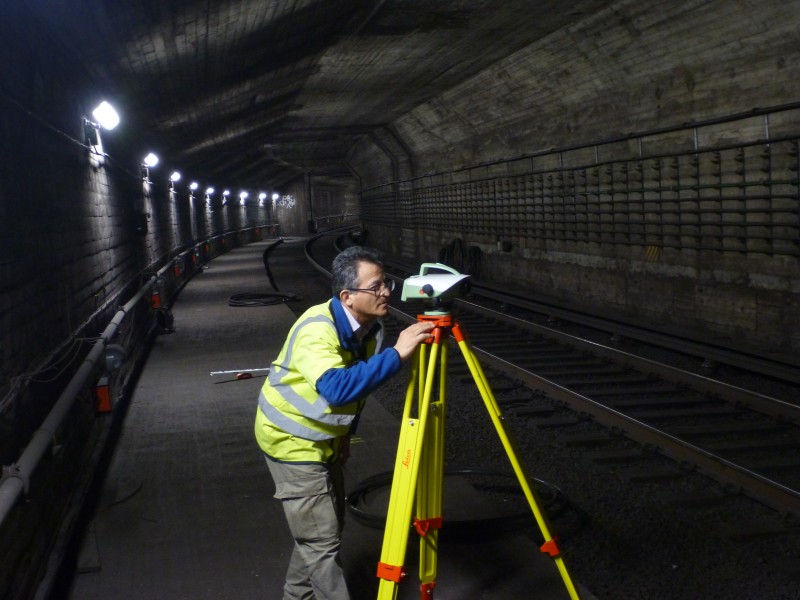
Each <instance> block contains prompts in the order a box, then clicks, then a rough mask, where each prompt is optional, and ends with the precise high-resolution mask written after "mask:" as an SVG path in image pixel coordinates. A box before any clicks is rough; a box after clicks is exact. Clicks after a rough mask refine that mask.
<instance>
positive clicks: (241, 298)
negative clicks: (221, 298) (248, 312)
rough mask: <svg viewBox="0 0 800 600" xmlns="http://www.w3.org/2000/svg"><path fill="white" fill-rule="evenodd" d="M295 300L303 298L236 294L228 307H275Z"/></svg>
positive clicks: (289, 295) (284, 295) (281, 295)
mask: <svg viewBox="0 0 800 600" xmlns="http://www.w3.org/2000/svg"><path fill="white" fill-rule="evenodd" d="M294 300H302V298H300V297H299V296H297V295H295V294H234V295H233V296H231V297H230V298H228V306H273V305H275V304H282V303H284V302H291V301H294Z"/></svg>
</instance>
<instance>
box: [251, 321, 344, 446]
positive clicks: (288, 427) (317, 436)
mask: <svg viewBox="0 0 800 600" xmlns="http://www.w3.org/2000/svg"><path fill="white" fill-rule="evenodd" d="M310 323H329V324H330V325H331V327H334V329H335V327H336V326H335V325H334V323H333V321H332V320H331V318H330V317H327V316H325V315H316V316H314V317H309V318H308V319H306V320H305V321H303V322H302V323H300V324H299V325H298V326H297V327H295V329H294V331H293V332H292V335H291V337H290V338H289V341H288V343H287V344H286V348H287V351H286V356H284V358H283V361H282V364H279V365H278V364H273V368H271V369H270V372H269V377H268V380H269V384H270V387H272V389H273V390H274V391H276V392H277V393H278V394H279V395H280V396H281V398H283V399H284V400H285V401H286V402H287V403H288V404H290V405H291V406H292V407H293V408H294V409H295V410H296V411H297V412H298V413H300V414H301V415H302V416H303V417H306V418H308V419H311V420H313V421H316V422H318V423H320V424H321V425H323V426H327V427H343V428H349V427H350V425H351V424H352V422H353V420H354V419H355V414H347V413H344V414H337V413H331V412H327V411H328V409H329V406H330V405H329V404H328V401H327V400H326V399H325V396H323V395H322V394H319V395H318V396H317V398H316V399H315V400H314V402H309V401H308V400H307V399H306V398H304V397H303V396H301V395H300V394H298V393H297V392H296V391H295V390H294V388H292V386H291V385H289V384H286V383H282V382H281V376H282V373H283V374H285V373H287V372H288V371H289V366H288V365H291V363H292V353H293V352H294V344H295V340H296V338H297V335H298V333H299V332H300V330H301V329H302V328H303V327H305V326H306V325H308V324H310ZM259 406H260V407H261V410H262V412H263V413H264V414H265V415H266V416H267V418H268V419H269V420H270V421H272V422H273V423H275V425H277V426H278V427H280V428H281V429H283V430H284V431H286V432H287V433H291V434H292V435H297V436H299V437H302V438H306V439H310V440H326V439H332V438H333V437H336V436H335V435H333V434H330V433H323V432H320V431H317V430H315V429H312V428H310V427H307V426H305V425H301V424H300V423H297V422H296V421H294V420H292V419H290V418H288V417H286V416H285V415H284V414H283V413H281V412H280V411H279V410H278V409H277V408H275V407H274V406H272V404H271V403H270V402H269V401H268V400H267V398H266V397H265V396H264V394H263V391H262V393H261V395H260V396H259ZM340 435H341V434H340Z"/></svg>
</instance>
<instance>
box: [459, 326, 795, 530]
mask: <svg viewBox="0 0 800 600" xmlns="http://www.w3.org/2000/svg"><path fill="white" fill-rule="evenodd" d="M467 333H469V331H467ZM473 350H474V351H475V353H476V354H479V355H480V356H481V357H482V358H483V359H484V361H485V362H486V364H487V365H489V366H491V367H493V368H495V369H497V370H499V371H502V372H503V373H505V374H507V375H509V376H511V377H514V378H517V379H519V380H521V381H523V382H524V383H526V384H527V385H529V386H531V387H532V388H534V389H537V390H541V391H542V392H544V393H546V394H547V395H548V396H550V397H551V398H553V399H555V400H559V401H561V402H564V403H565V404H567V405H568V406H570V407H571V408H572V410H574V411H576V412H578V413H580V414H586V415H589V416H591V417H592V418H593V419H594V420H595V421H596V422H597V423H599V424H601V425H604V426H606V427H610V428H612V430H614V431H618V432H620V433H621V434H622V435H624V436H626V437H627V438H629V439H631V440H633V441H635V442H638V443H640V444H642V445H644V446H645V447H646V448H652V449H654V450H655V451H657V452H659V453H661V454H663V455H664V456H667V457H668V458H671V459H672V460H674V461H676V462H677V463H678V464H681V465H692V466H693V468H695V469H696V470H697V471H698V472H700V473H702V474H704V475H706V476H707V477H710V478H711V479H713V480H715V481H717V482H719V483H721V484H723V485H726V486H731V487H733V488H734V489H736V490H738V491H739V492H741V493H742V494H744V495H746V496H749V497H750V498H752V499H754V500H757V501H758V502H761V503H762V504H764V505H766V506H769V507H770V508H773V509H774V510H777V511H779V512H781V513H784V514H791V515H794V516H800V492H798V491H797V490H792V489H790V488H788V487H786V486H784V485H781V484H780V483H777V482H775V481H772V480H771V479H768V478H766V477H763V476H761V475H759V474H757V473H754V472H752V471H750V470H748V469H745V468H744V467H741V466H739V465H737V464H735V463H733V462H731V461H729V460H726V459H724V458H722V457H720V456H717V455H716V454H713V453H711V452H708V451H706V450H703V449H702V448H698V447H697V446H694V445H692V444H690V443H688V442H685V441H683V440H681V439H678V438H676V437H675V436H672V435H669V434H667V433H665V432H663V431H660V430H658V429H656V428H654V427H652V426H650V425H647V424H646V423H642V422H641V421H637V420H636V419H633V418H631V417H629V416H627V415H624V414H622V413H621V412H619V411H616V410H614V409H612V408H609V407H607V406H604V405H602V404H600V403H599V402H595V401H594V400H592V399H591V398H587V397H586V396H583V395H581V394H578V393H577V392H573V391H571V390H569V389H567V388H565V387H563V386H560V385H558V384H557V383H554V382H552V381H550V380H548V379H545V378H544V377H540V376H538V375H536V374H535V373H532V372H530V371H527V370H526V369H523V368H521V367H518V366H516V365H514V364H512V363H510V362H508V361H506V360H503V359H502V358H499V357H497V356H494V355H492V354H490V353H488V352H486V351H484V350H481V349H480V348H473Z"/></svg>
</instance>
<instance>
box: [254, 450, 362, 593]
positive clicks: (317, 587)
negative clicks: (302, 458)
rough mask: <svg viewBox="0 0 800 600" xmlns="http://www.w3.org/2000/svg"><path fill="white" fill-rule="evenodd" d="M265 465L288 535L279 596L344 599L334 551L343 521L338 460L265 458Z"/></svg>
mask: <svg viewBox="0 0 800 600" xmlns="http://www.w3.org/2000/svg"><path fill="white" fill-rule="evenodd" d="M267 465H268V466H269V471H270V473H271V474H272V479H273V481H274V482H275V497H276V498H277V499H279V500H280V501H281V504H282V505H283V512H284V513H285V515H286V520H287V522H288V523H289V530H290V531H291V533H292V537H293V538H294V550H293V552H292V557H291V559H290V561H289V569H288V571H287V572H286V584H285V585H284V588H283V600H350V593H349V592H348V591H347V583H346V582H345V578H344V572H343V571H342V564H341V558H340V556H339V549H340V545H341V533H342V526H343V523H344V478H343V474H342V468H341V465H340V464H338V463H337V464H335V465H324V464H319V463H313V464H296V463H295V464H292V463H281V462H276V461H274V460H270V459H267Z"/></svg>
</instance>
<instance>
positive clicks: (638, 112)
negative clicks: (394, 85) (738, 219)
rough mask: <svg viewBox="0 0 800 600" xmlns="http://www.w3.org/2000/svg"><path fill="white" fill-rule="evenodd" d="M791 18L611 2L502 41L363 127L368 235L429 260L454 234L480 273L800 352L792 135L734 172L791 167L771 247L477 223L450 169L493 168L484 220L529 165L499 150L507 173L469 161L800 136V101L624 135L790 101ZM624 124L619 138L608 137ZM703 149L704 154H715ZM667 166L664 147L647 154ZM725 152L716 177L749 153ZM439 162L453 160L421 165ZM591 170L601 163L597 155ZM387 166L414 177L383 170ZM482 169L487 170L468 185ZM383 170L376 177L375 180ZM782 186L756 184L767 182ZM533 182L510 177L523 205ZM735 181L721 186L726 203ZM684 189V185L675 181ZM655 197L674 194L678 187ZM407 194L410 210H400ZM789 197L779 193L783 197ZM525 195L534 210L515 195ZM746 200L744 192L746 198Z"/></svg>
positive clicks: (636, 315) (610, 160) (797, 71)
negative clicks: (393, 115)
mask: <svg viewBox="0 0 800 600" xmlns="http://www.w3.org/2000/svg"><path fill="white" fill-rule="evenodd" d="M798 17H800V5H798V3H792V2H770V3H759V4H757V5H756V4H754V3H749V2H727V1H716V2H700V1H697V2H681V3H672V4H664V3H663V2H657V1H641V0H638V1H635V2H633V1H625V2H617V3H614V4H613V5H611V6H609V7H608V8H607V9H606V10H604V11H600V12H598V13H596V14H594V15H592V16H591V17H588V18H586V19H584V20H582V21H580V22H579V23H577V24H576V25H574V26H572V27H568V28H565V29H563V30H560V31H558V32H556V33H554V34H553V35H551V36H549V37H548V38H545V39H543V40H542V41H541V42H540V43H537V44H534V45H531V46H529V47H527V48H525V49H523V50H521V51H519V52H517V53H515V54H514V55H512V56H509V57H508V58H506V59H505V60H503V61H500V62H499V63H497V64H496V65H494V66H493V67H491V68H489V69H487V70H485V71H483V72H482V73H480V74H478V75H476V76H475V77H473V78H472V79H470V80H468V81H465V82H464V83H462V84H461V85H459V86H456V87H455V88H453V89H451V90H449V91H448V92H447V93H445V94H441V95H439V96H436V97H434V98H431V99H430V100H429V101H428V102H426V103H425V104H423V105H421V106H418V107H417V108H416V109H414V110H413V111H411V112H410V113H408V114H406V115H403V116H402V117H400V118H399V119H397V120H396V121H394V122H393V123H391V124H388V125H387V126H386V127H385V128H383V129H382V130H379V131H376V132H375V133H374V134H373V135H372V136H369V137H364V138H363V139H362V141H361V144H360V145H359V146H358V147H356V148H354V149H353V151H352V152H351V154H350V156H349V161H350V163H351V164H352V165H353V166H354V168H355V169H356V170H357V171H358V174H359V175H360V176H361V178H362V179H363V187H364V189H365V190H368V191H367V192H366V193H365V194H364V197H363V198H362V202H363V205H362V208H361V212H362V215H366V221H365V227H366V228H367V229H369V230H370V231H371V235H370V240H371V241H373V242H375V243H376V244H377V245H379V246H381V247H383V249H384V250H387V251H389V252H391V253H394V254H399V255H402V256H404V257H406V258H407V259H409V260H419V261H422V260H431V259H435V258H436V256H437V254H438V252H439V251H440V249H441V248H442V247H444V246H446V245H447V244H449V243H450V242H452V241H453V240H454V239H456V238H458V239H461V240H462V241H463V243H464V244H465V245H467V246H470V245H472V246H476V247H478V248H480V249H481V251H482V260H481V274H482V275H481V277H482V278H483V279H485V280H487V281H491V282H493V283H497V284H501V285H502V284H506V285H507V286H508V287H511V288H513V289H517V290H519V291H522V292H523V293H524V292H525V291H526V290H527V291H529V292H531V293H535V294H538V295H542V294H543V295H547V296H552V297H554V298H556V299H558V300H559V301H562V302H566V303H568V304H571V305H574V306H576V307H577V308H585V309H588V310H590V311H594V312H598V313H602V314H608V315H609V316H614V317H618V318H623V319H629V320H636V321H638V322H641V323H647V324H650V325H651V326H653V327H655V328H658V329H664V330H670V331H677V332H679V333H685V334H687V335H689V336H692V337H702V338H703V339H705V340H708V341H718V342H719V343H722V344H733V345H736V346H739V345H741V344H745V349H746V348H748V347H749V349H751V350H758V351H762V352H766V353H776V354H786V355H791V354H794V353H796V352H797V351H798V350H799V349H800V316H799V314H800V311H798V310H797V307H798V306H799V305H800V303H799V302H798V300H799V299H800V298H799V296H800V266H799V264H798V254H797V249H798V243H799V242H800V240H798V239H797V232H798V229H797V219H796V214H797V213H796V211H797V184H796V182H797V166H796V157H797V140H796V139H790V141H788V142H787V143H786V147H785V148H783V149H779V148H778V145H777V144H773V145H772V147H771V148H765V147H764V146H753V147H752V148H747V149H745V150H744V151H743V152H742V155H743V160H744V158H746V159H747V160H746V162H747V163H748V165H749V166H748V167H746V169H747V171H748V172H746V173H744V174H742V175H741V177H740V179H742V180H745V179H746V180H748V181H753V180H756V179H758V178H764V177H769V176H772V177H773V178H780V179H781V180H786V181H788V180H793V181H794V182H795V183H794V185H793V186H791V190H790V193H789V195H790V196H792V198H791V199H789V200H787V202H788V204H787V205H785V207H786V209H787V210H788V212H787V213H786V214H785V215H784V216H783V217H782V218H784V219H786V220H787V222H791V223H793V224H794V225H793V227H792V228H791V230H790V232H789V236H790V237H791V238H793V241H789V242H788V243H787V245H786V246H785V247H784V249H783V250H782V251H778V252H774V251H773V250H774V248H773V249H769V248H767V249H765V250H763V251H755V250H757V248H754V247H747V248H745V249H744V251H742V249H736V250H729V249H727V248H720V249H719V250H711V249H705V250H703V249H701V250H689V249H685V248H680V247H678V248H674V247H673V248H670V247H663V248H662V247H658V245H657V244H649V243H648V244H645V243H641V244H635V243H623V244H620V243H614V244H612V243H602V242H601V243H577V242H574V243H570V242H567V241H563V240H553V239H536V238H535V236H532V235H530V234H529V235H518V234H517V233H515V232H517V231H518V230H519V228H518V227H516V225H513V226H512V225H509V224H505V225H504V224H503V223H502V222H498V223H496V224H495V225H496V226H495V227H494V228H493V229H492V233H493V234H496V235H489V234H486V233H480V232H476V231H475V230H474V227H472V226H471V225H472V224H470V223H466V224H464V223H463V220H462V221H459V219H458V218H456V217H455V216H453V215H452V214H448V211H450V213H455V212H458V211H463V210H464V206H465V204H464V203H463V202H461V203H459V197H458V194H459V193H462V194H463V193H464V186H465V185H466V184H462V185H461V187H459V186H458V185H454V183H455V184H458V183H459V182H463V181H464V180H472V181H474V180H477V181H483V182H487V181H488V182H489V183H491V184H492V188H491V189H490V190H489V191H487V192H485V194H484V198H483V200H482V201H481V200H480V199H476V200H474V201H473V202H472V204H471V205H470V206H471V207H472V208H471V209H470V211H474V212H471V215H472V217H473V218H474V219H481V218H488V217H485V216H484V217H481V216H480V214H481V209H482V208H483V209H486V208H487V207H491V206H495V207H497V206H499V205H501V203H502V202H503V201H504V200H505V202H506V203H508V202H509V200H508V196H506V197H505V199H504V193H508V188H509V186H511V187H513V186H515V185H517V184H519V186H520V187H521V186H522V185H523V184H524V182H523V181H522V179H521V177H517V178H509V177H507V175H508V173H509V172H511V173H513V172H514V169H515V168H516V163H514V162H513V161H509V162H508V163H505V164H500V165H499V169H498V173H499V174H497V175H496V176H494V175H492V174H491V171H492V167H487V168H485V169H484V168H477V167H476V166H478V165H482V164H485V163H488V162H491V161H498V160H501V159H506V158H514V157H520V156H522V155H530V154H536V153H543V152H545V151H546V150H547V149H548V148H564V147H570V146H575V145H581V144H590V145H591V144H593V143H598V145H597V146H595V147H591V146H590V147H589V148H586V149H582V150H574V151H571V152H563V153H559V154H558V155H551V156H547V155H546V154H545V155H544V156H541V157H539V158H537V159H535V160H534V163H535V164H534V165H533V166H532V168H530V169H529V171H528V172H529V173H536V172H539V173H542V172H544V173H545V174H546V176H547V175H549V176H551V177H559V176H561V175H562V174H564V173H565V172H566V174H567V175H569V176H570V177H573V176H576V175H575V173H578V175H577V176H580V174H581V172H582V173H585V172H586V169H582V170H576V171H570V170H569V167H570V166H578V165H583V166H585V165H589V170H590V171H591V166H592V163H596V162H601V163H603V164H605V165H610V166H609V167H608V170H609V177H613V176H615V175H616V176H619V175H620V174H619V172H618V171H627V170H628V168H631V167H632V168H639V169H641V168H642V166H644V168H645V169H648V168H650V164H649V163H647V162H645V161H641V160H640V157H641V156H642V148H644V150H643V152H644V156H647V155H658V154H662V155H663V154H668V153H673V152H674V153H678V152H687V151H690V150H691V149H692V147H693V144H697V143H699V145H700V146H703V145H705V146H707V147H712V146H719V145H726V144H734V143H739V142H741V143H745V142H754V141H758V140H764V139H765V138H766V137H767V136H769V137H770V138H773V139H777V138H780V137H782V136H788V137H789V138H792V136H797V135H798V134H799V133H800V112H798V111H797V110H793V111H775V112H772V113H771V114H768V115H766V116H758V117H752V118H743V119H739V120H736V121H734V122H731V123H721V124H715V125H713V126H707V127H703V128H700V129H692V128H688V129H686V130H683V131H678V132H671V133H662V134H653V135H650V136H647V137H645V138H643V139H629V140H626V139H624V138H625V136H627V135H628V134H630V133H635V132H647V131H651V130H659V129H662V128H670V127H675V126H679V125H681V124H685V123H696V122H700V121H703V120H710V119H720V118H724V117H726V116H729V115H736V114H742V113H747V112H748V111H751V110H753V109H755V108H756V107H768V106H780V105H785V104H789V103H793V102H797V101H798V96H797V88H796V85H795V84H794V82H795V81H797V79H798V76H799V75H800V44H798V41H799V40H798V33H797V28H796V23H797V22H798ZM613 138H623V139H622V141H620V142H618V143H614V144H600V143H599V142H601V141H603V140H609V139H613ZM596 153H597V154H599V155H600V159H599V160H598V157H597V155H596ZM759 153H761V154H762V155H763V154H764V153H769V157H768V159H767V160H768V162H770V163H771V165H770V166H769V167H767V168H772V169H773V170H775V169H776V168H777V167H776V164H777V163H780V162H783V163H786V164H785V168H782V170H780V171H775V172H773V173H771V174H770V175H765V174H764V172H763V171H765V170H766V168H761V169H759V168H758V166H757V165H756V163H758V161H759V160H760V158H759ZM745 154H746V155H747V156H744V155H745ZM689 158H690V159H691V156H689ZM699 158H700V161H701V163H702V161H704V160H705V155H702V156H700V157H699ZM734 159H737V157H734ZM680 160H681V161H683V160H684V157H681V158H680ZM721 160H722V162H723V163H725V161H726V160H729V157H726V156H725V155H724V153H723V155H722V159H721ZM737 160H738V159H737ZM677 161H678V159H676V164H675V168H676V170H677V169H679V168H683V169H684V172H685V171H687V168H686V167H687V165H684V164H680V165H678V164H677ZM729 162H730V161H729ZM792 162H794V163H795V164H792ZM753 165H756V166H753ZM666 166H668V165H665V163H664V162H663V161H662V162H661V163H659V164H658V165H655V167H654V168H658V169H660V168H662V167H664V168H666ZM469 167H476V168H475V169H474V171H476V172H478V173H479V174H478V176H477V177H474V178H473V177H472V174H471V173H470V172H469V170H466V171H455V172H454V170H457V169H469ZM710 168H711V167H710V166H706V165H704V164H700V165H699V166H698V167H697V168H696V171H697V172H696V174H695V176H696V177H695V178H696V179H698V180H699V181H700V182H701V183H702V182H703V181H704V180H707V179H708V176H710V172H706V171H708V170H709V169H710ZM714 168H715V169H718V170H720V169H721V170H722V171H723V173H722V175H720V176H719V177H718V179H722V180H724V179H725V177H726V174H725V169H726V168H727V169H730V175H731V176H732V177H735V175H734V171H735V170H737V169H739V168H740V167H739V166H737V165H736V164H732V165H731V166H726V165H725V164H723V166H722V167H714ZM504 169H505V170H504ZM565 169H566V171H565ZM704 169H705V171H704ZM611 171H614V172H613V173H611ZM436 173H445V175H442V176H440V177H438V178H437V177H431V178H430V179H429V180H426V179H424V178H423V177H422V176H423V175H426V174H436ZM592 175H594V176H596V177H598V178H600V179H602V177H603V176H604V174H603V172H602V170H601V169H600V168H599V167H598V168H596V169H595V170H594V172H593V173H591V172H590V173H589V176H592ZM577 176H576V177H577ZM626 176H627V175H626ZM413 178H417V179H413ZM392 181H394V182H398V181H399V182H403V183H399V184H395V185H394V186H389V185H386V183H387V182H392ZM431 182H433V183H431ZM679 183H681V182H680V181H679V180H678V179H676V181H675V184H676V185H678V184H679ZM436 184H438V185H436ZM448 185H449V187H448ZM476 185H480V184H474V185H473V186H472V187H473V188H474V187H475V186H476ZM487 185H488V184H487ZM373 186H382V187H380V189H379V190H378V191H377V192H375V193H374V195H373V196H371V195H370V194H371V192H370V191H369V190H370V188H372V187H373ZM426 186H428V187H427V188H426ZM419 188H425V189H424V190H423V191H426V192H428V191H430V189H434V190H435V192H436V193H437V194H438V197H437V200H436V201H433V200H432V199H431V194H433V192H431V193H430V194H428V195H427V196H424V195H423V194H422V191H420V189H419ZM779 188H780V186H772V187H771V188H770V189H769V190H767V188H766V187H765V188H763V189H756V190H755V192H754V193H756V194H757V193H762V194H769V193H772V191H775V192H779V191H781V190H780V189H779ZM751 189H752V188H751ZM467 191H469V190H467ZM512 191H513V190H512ZM552 191H553V190H552V189H551V190H550V193H552ZM542 193H543V194H545V195H546V194H547V191H546V190H545V191H544V192H542ZM525 194H527V196H526V195H525ZM525 194H523V193H522V192H517V193H516V196H515V199H514V202H517V203H518V204H519V205H520V206H521V205H523V204H525V203H527V204H528V205H529V206H530V205H532V204H535V203H537V202H541V201H542V200H543V199H542V197H541V195H540V196H537V195H536V190H535V189H534V191H528V192H526V193H525ZM725 194H726V192H725V191H723V192H721V195H722V196H723V198H721V200H722V203H724V202H725V201H726V200H725V198H724V196H725ZM381 195H390V196H392V197H393V198H394V203H393V206H391V207H390V206H384V207H383V208H381V207H378V208H371V203H372V204H375V205H376V206H377V205H378V204H379V203H380V202H381V200H380V198H381ZM674 199H675V201H676V202H678V201H681V200H682V198H681V197H679V195H678V194H675V198H674ZM544 200H545V201H547V199H546V198H545V199H544ZM643 200H646V198H644V199H643ZM660 200H664V201H667V200H671V198H669V197H668V194H667V195H662V197H661V199H660ZM404 202H405V203H406V206H405V208H403V209H398V204H401V205H402V204H403V203H404ZM778 202H780V201H777V200H774V201H773V207H774V206H777V205H778ZM701 204H702V203H701ZM448 206H451V208H448ZM623 206H624V205H623ZM683 206H684V204H680V206H679V207H678V208H677V210H684V208H683ZM515 210H518V211H519V214H523V213H524V210H523V209H522V208H519V207H517V208H516V209H515ZM746 210H747V207H743V209H742V214H744V213H745V212H746ZM429 211H439V212H437V213H436V214H437V217H438V218H435V219H430V220H429V221H430V222H426V219H425V217H424V215H425V214H426V213H427V212H429ZM792 214H794V216H792ZM370 215H371V216H370ZM774 215H775V213H773V217H772V218H773V219H775V218H777V217H775V216H774ZM532 218H535V217H532ZM676 218H677V219H680V217H676ZM699 218H702V216H700V217H699ZM724 218H728V217H724ZM744 218H747V217H744ZM448 219H449V221H450V224H449V225H448ZM459 223H461V225H459ZM530 230H531V228H530V227H529V228H528V231H530ZM775 231H783V230H782V229H781V230H778V229H776V230H775ZM500 240H503V241H506V240H507V241H509V243H510V244H511V249H510V251H502V250H500V249H499V248H498V244H497V242H498V241H500ZM751 246H752V245H751ZM508 282H513V285H511V284H509V283H508Z"/></svg>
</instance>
